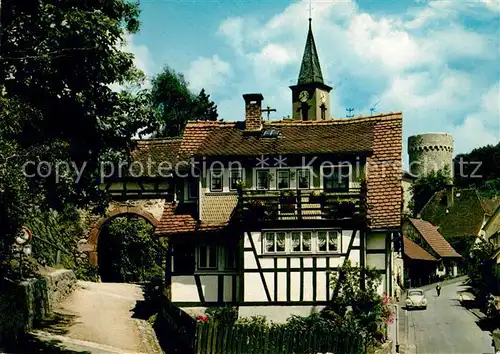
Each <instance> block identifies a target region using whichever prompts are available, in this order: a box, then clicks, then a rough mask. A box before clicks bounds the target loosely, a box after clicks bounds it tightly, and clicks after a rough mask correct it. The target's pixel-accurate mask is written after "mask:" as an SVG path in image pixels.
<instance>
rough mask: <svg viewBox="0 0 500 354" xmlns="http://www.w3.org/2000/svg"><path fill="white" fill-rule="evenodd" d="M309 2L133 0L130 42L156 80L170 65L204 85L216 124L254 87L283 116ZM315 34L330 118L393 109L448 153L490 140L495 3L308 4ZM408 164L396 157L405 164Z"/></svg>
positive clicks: (393, 0) (497, 128) (499, 42)
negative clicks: (135, 29)
mask: <svg viewBox="0 0 500 354" xmlns="http://www.w3.org/2000/svg"><path fill="white" fill-rule="evenodd" d="M308 8H309V1H284V0H267V1H264V0H226V1H223V0H218V1H216V0H211V1H210V0H205V1H204V0H197V1H183V0H142V1H141V9H142V14H141V19H142V22H143V24H142V28H141V32H140V33H139V34H137V35H135V36H134V37H133V38H131V40H130V42H129V49H130V50H131V51H132V52H133V53H134V54H135V55H136V64H137V66H139V67H140V68H141V69H143V70H144V71H145V72H146V73H147V74H148V75H154V74H155V73H158V72H159V71H161V69H162V67H163V66H164V65H166V64H168V65H169V66H170V67H172V68H173V69H175V70H176V71H178V72H182V73H184V74H185V75H186V77H187V80H188V81H189V83H190V87H191V89H192V90H193V91H195V92H197V91H199V90H200V89H201V88H205V89H206V90H207V92H208V93H209V94H210V95H211V97H212V99H213V100H214V101H215V102H216V104H217V105H218V110H219V115H220V117H221V118H223V119H224V120H226V121H230V120H242V119H243V118H244V106H243V99H242V96H241V95H242V94H244V93H249V92H261V93H262V94H263V95H264V105H270V106H271V107H273V108H276V109H277V113H276V114H274V116H272V117H274V119H279V118H282V117H285V116H287V115H290V114H291V91H290V89H289V88H288V86H289V85H291V84H295V83H296V81H297V76H298V72H299V67H300V60H301V57H302V52H303V50H304V45H305V40H306V35H307V25H308V21H307V18H308V17H309V14H308ZM312 8H313V9H312V18H313V22H312V24H313V32H314V35H315V39H316V46H317V48H318V52H319V57H320V62H321V66H322V70H323V77H324V79H325V82H326V83H327V84H329V85H330V86H332V87H334V89H333V90H332V93H331V100H332V114H333V116H334V117H338V118H342V117H345V115H346V108H354V113H355V114H356V115H369V114H370V107H373V106H375V109H376V112H378V113H381V112H390V111H392V112H397V111H402V112H403V119H404V139H405V145H406V139H407V137H408V136H409V135H412V134H415V133H422V132H448V133H451V134H452V135H453V136H454V138H455V153H461V152H467V151H469V150H471V149H472V148H474V147H478V146H483V145H486V144H496V143H497V142H498V141H499V140H500V109H499V100H500V97H499V95H500V81H499V79H500V22H499V19H500V0H454V1H418V2H413V1H405V0H358V1H355V0H333V1H332V0H313V1H312ZM405 160H406V159H405Z"/></svg>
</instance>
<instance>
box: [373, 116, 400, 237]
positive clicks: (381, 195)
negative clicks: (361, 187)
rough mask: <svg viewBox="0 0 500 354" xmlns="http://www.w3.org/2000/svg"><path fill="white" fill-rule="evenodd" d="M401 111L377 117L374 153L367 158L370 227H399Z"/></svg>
mask: <svg viewBox="0 0 500 354" xmlns="http://www.w3.org/2000/svg"><path fill="white" fill-rule="evenodd" d="M402 126H403V116H402V113H394V114H391V115H385V116H383V117H380V118H379V119H376V124H375V134H374V138H373V142H374V143H373V154H372V155H371V156H369V157H368V159H367V202H368V217H369V220H370V221H371V225H370V227H371V228H372V229H377V228H399V227H401V200H402V195H401V193H402V191H401V179H402V164H401V155H402V138H403V137H402V134H403V132H402Z"/></svg>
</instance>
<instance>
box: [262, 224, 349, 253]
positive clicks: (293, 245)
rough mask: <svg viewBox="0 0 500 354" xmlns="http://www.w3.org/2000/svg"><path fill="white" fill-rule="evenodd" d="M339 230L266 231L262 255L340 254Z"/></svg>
mask: <svg viewBox="0 0 500 354" xmlns="http://www.w3.org/2000/svg"><path fill="white" fill-rule="evenodd" d="M340 236H341V232H340V231H339V230H317V231H315V230H293V231H268V232H265V233H264V240H263V246H264V247H263V248H264V253H283V254H293V253H302V252H317V253H322V252H340Z"/></svg>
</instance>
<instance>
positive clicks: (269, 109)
mask: <svg viewBox="0 0 500 354" xmlns="http://www.w3.org/2000/svg"><path fill="white" fill-rule="evenodd" d="M262 112H263V113H264V112H265V113H267V120H269V115H270V114H271V112H276V109H274V108H271V107H269V106H267V108H265V109H263V110H262Z"/></svg>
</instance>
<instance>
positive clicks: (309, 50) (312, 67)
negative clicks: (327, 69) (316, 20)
mask: <svg viewBox="0 0 500 354" xmlns="http://www.w3.org/2000/svg"><path fill="white" fill-rule="evenodd" d="M311 22H312V20H311V18H310V17H309V32H308V33H307V40H306V47H305V49H304V56H303V57H302V64H301V65H300V72H299V80H298V84H299V85H301V84H311V83H314V82H316V83H321V84H323V83H324V82H323V74H322V73H321V66H320V65H319V57H318V52H317V51H316V44H315V43H314V36H313V33H312V26H311Z"/></svg>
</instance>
